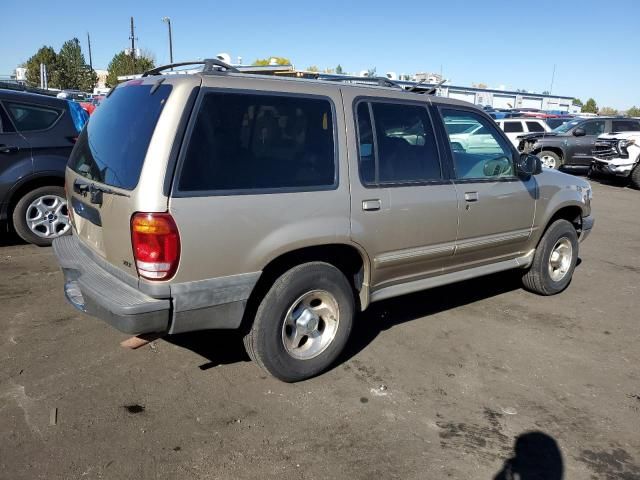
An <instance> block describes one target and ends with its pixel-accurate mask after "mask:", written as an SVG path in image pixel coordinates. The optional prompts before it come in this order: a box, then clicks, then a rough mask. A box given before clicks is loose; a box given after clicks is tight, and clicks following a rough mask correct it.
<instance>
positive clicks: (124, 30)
mask: <svg viewBox="0 0 640 480" xmlns="http://www.w3.org/2000/svg"><path fill="white" fill-rule="evenodd" d="M0 5H1V6H2V16H1V19H2V22H1V24H2V42H0V75H8V74H10V73H12V72H13V70H14V69H15V67H16V66H18V65H19V64H20V63H22V62H24V61H26V60H27V59H28V58H29V57H30V56H31V55H33V54H34V53H35V52H36V50H37V49H38V48H39V47H41V46H43V45H50V46H52V47H53V48H54V49H55V50H56V51H57V50H59V49H60V47H61V46H62V43H63V42H64V41H65V40H68V39H70V38H73V37H77V38H79V39H80V41H81V43H82V47H83V51H84V53H85V57H86V58H87V62H88V54H87V32H89V33H90V34H91V47H92V53H93V65H94V68H106V67H107V65H108V64H109V61H110V60H111V58H112V57H113V55H114V54H115V53H117V52H118V51H120V50H122V49H124V48H126V47H128V46H129V45H130V41H129V18H130V17H131V16H133V17H134V20H135V26H136V37H137V38H138V44H137V46H138V47H140V48H141V49H143V50H146V51H150V52H151V53H153V55H154V56H155V58H156V63H157V64H163V63H168V60H169V47H168V33H167V25H166V24H165V23H163V22H162V21H161V18H162V17H164V16H168V17H170V18H171V23H172V28H173V58H174V61H182V60H194V59H200V58H207V57H212V56H215V55H216V54H218V53H220V52H226V53H229V54H230V55H231V57H232V59H233V61H235V60H236V58H237V57H238V56H240V57H242V59H243V63H252V62H253V61H254V60H255V59H257V58H265V57H270V56H284V57H287V58H289V59H291V61H292V63H293V64H294V65H295V66H296V68H299V69H304V68H306V67H308V66H310V65H316V66H318V67H320V68H321V69H323V68H327V67H329V68H335V66H336V65H338V64H340V65H342V67H343V68H344V69H345V71H348V72H354V73H357V72H359V71H361V70H367V69H370V68H373V67H375V68H376V71H377V73H378V74H383V73H385V72H389V71H394V72H396V73H398V74H400V73H415V72H424V71H426V72H436V73H439V72H440V71H441V70H442V72H443V74H444V77H445V78H447V79H448V80H450V82H451V84H453V85H462V86H471V84H472V83H485V84H487V85H488V86H489V87H490V88H498V87H499V86H501V85H503V86H505V87H506V88H507V89H514V90H515V89H526V90H528V91H534V92H538V93H541V92H542V91H544V90H549V89H550V88H551V79H552V72H553V68H554V64H555V65H556V71H555V78H554V82H553V89H552V93H554V94H559V95H566V96H574V97H578V98H580V99H582V100H583V101H586V99H587V98H588V97H593V98H595V99H596V101H597V102H598V105H599V106H601V107H602V106H609V107H614V108H617V109H626V108H628V107H630V106H632V105H636V106H640V0H608V1H604V0H601V1H593V0H582V1H574V0H555V1H549V0H538V1H536V2H520V1H516V0H513V1H508V0H483V1H481V2H478V1H462V0H448V1H446V2H435V1H433V2H431V1H424V0H423V1H420V2H416V1H410V0H409V1H403V2H394V1H392V0H368V1H363V0H322V1H305V0H298V1H294V0H263V1H255V0H242V1H239V0H235V1H224V2H206V1H192V0H185V1H176V0H172V1H168V0H156V1H153V2H145V1H131V0H129V1H123V0H109V2H106V3H104V2H100V3H94V2H89V3H86V2H85V3H81V4H78V3H77V2H75V1H74V2H72V1H69V0H57V1H56V2H52V1H51V0H47V1H42V0H30V1H28V2H25V1H24V0H19V1H18V0H1V1H0ZM79 5H81V6H82V7H80V6H79ZM94 6H96V7H94ZM11 39H13V40H11Z"/></svg>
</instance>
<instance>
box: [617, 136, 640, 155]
mask: <svg viewBox="0 0 640 480" xmlns="http://www.w3.org/2000/svg"><path fill="white" fill-rule="evenodd" d="M634 143H636V141H635V140H634V139H633V138H632V139H630V140H620V141H619V142H618V150H619V151H620V152H623V151H625V150H626V149H627V147H628V146H629V145H633V144H634Z"/></svg>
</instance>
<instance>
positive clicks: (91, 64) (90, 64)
mask: <svg viewBox="0 0 640 480" xmlns="http://www.w3.org/2000/svg"><path fill="white" fill-rule="evenodd" d="M87 44H88V45H89V68H90V69H91V71H93V58H91V37H90V36H89V32H87Z"/></svg>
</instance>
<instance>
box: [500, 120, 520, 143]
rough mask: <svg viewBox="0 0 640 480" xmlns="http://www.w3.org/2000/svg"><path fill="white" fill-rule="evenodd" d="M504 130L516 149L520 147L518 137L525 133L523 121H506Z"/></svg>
mask: <svg viewBox="0 0 640 480" xmlns="http://www.w3.org/2000/svg"><path fill="white" fill-rule="evenodd" d="M502 130H504V133H505V135H506V136H507V138H508V139H509V140H511V143H513V145H514V146H515V147H517V146H518V142H519V140H518V136H520V135H522V134H523V133H524V132H525V130H524V127H523V122H522V120H505V121H504V125H503V127H502Z"/></svg>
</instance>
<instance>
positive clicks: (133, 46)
mask: <svg viewBox="0 0 640 480" xmlns="http://www.w3.org/2000/svg"><path fill="white" fill-rule="evenodd" d="M129 38H130V39H131V59H132V60H133V71H134V72H135V70H136V36H135V34H134V30H133V17H131V36H130V37H129Z"/></svg>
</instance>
